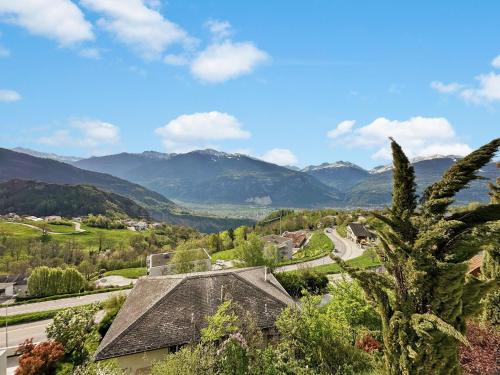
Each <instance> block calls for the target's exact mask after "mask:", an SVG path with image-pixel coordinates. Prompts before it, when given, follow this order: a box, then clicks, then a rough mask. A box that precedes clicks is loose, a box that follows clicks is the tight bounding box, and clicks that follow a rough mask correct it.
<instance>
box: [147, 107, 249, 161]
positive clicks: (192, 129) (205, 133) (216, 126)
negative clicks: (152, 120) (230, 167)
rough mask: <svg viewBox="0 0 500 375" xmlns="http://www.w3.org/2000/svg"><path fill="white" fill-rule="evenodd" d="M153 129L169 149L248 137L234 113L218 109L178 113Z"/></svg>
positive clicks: (175, 149) (183, 150) (181, 150)
mask: <svg viewBox="0 0 500 375" xmlns="http://www.w3.org/2000/svg"><path fill="white" fill-rule="evenodd" d="M155 132H156V134H158V135H159V136H161V137H162V138H163V145H164V146H165V148H166V149H167V150H168V151H171V152H186V151H191V150H194V149H197V148H206V147H212V145H211V143H210V142H213V141H223V140H235V139H247V138H250V132H248V131H246V130H244V129H243V126H242V124H241V123H240V122H239V121H238V119H237V118H236V117H234V116H231V115H229V114H227V113H222V112H217V111H212V112H199V113H193V114H190V115H181V116H179V117H177V118H175V119H173V120H172V121H170V122H169V123H167V124H166V125H165V126H163V127H161V128H158V129H156V131H155Z"/></svg>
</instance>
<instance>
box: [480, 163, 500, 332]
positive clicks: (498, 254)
mask: <svg viewBox="0 0 500 375" xmlns="http://www.w3.org/2000/svg"><path fill="white" fill-rule="evenodd" d="M497 167H498V168H500V163H497ZM489 186H490V199H491V203H493V204H499V203H500V177H497V181H496V184H492V183H490V184H489ZM491 236H492V238H493V239H494V240H495V241H493V242H492V244H491V245H490V246H489V247H488V248H487V249H486V251H485V254H484V258H483V264H482V267H481V273H482V274H483V276H484V277H485V278H486V279H495V278H496V279H499V278H500V222H496V223H493V224H492V230H491ZM483 320H484V321H485V322H486V323H489V324H491V325H493V326H496V327H500V289H496V290H492V291H491V292H490V293H489V294H488V295H487V296H486V298H485V301H484V313H483Z"/></svg>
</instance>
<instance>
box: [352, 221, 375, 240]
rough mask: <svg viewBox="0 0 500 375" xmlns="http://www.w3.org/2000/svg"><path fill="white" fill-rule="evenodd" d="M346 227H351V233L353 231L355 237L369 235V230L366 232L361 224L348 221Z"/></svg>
mask: <svg viewBox="0 0 500 375" xmlns="http://www.w3.org/2000/svg"><path fill="white" fill-rule="evenodd" d="M348 227H349V228H351V230H352V233H354V235H355V236H356V237H370V232H368V230H367V229H366V228H365V226H364V225H363V224H360V223H350V224H348Z"/></svg>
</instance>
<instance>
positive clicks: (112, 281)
mask: <svg viewBox="0 0 500 375" xmlns="http://www.w3.org/2000/svg"><path fill="white" fill-rule="evenodd" d="M136 282H137V279H129V278H127V277H123V276H117V275H116V276H104V277H102V278H100V279H99V280H96V282H95V286H96V287H98V288H109V287H112V286H127V285H130V284H135V283H136Z"/></svg>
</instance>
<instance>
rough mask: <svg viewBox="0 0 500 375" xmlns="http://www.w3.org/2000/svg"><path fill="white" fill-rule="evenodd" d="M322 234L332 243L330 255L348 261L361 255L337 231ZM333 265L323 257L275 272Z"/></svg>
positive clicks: (326, 256) (357, 249) (328, 257)
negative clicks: (332, 247)
mask: <svg viewBox="0 0 500 375" xmlns="http://www.w3.org/2000/svg"><path fill="white" fill-rule="evenodd" d="M324 233H325V234H326V235H327V236H328V238H329V239H330V240H331V241H332V242H333V245H334V246H335V247H334V250H333V252H332V254H334V255H337V256H339V257H340V258H342V259H343V260H349V259H352V258H356V257H358V256H360V255H361V254H363V251H364V250H363V249H362V248H360V247H358V246H357V245H356V244H355V243H353V242H351V241H349V240H347V239H345V238H342V237H341V236H340V235H339V234H338V233H337V231H336V230H335V229H334V228H333V229H332V228H326V229H325V230H324ZM331 263H334V261H333V260H332V258H330V256H329V255H325V256H324V257H321V258H318V259H314V260H309V261H306V262H302V263H296V264H288V265H286V266H281V267H277V268H276V269H275V270H274V271H275V272H288V271H296V270H298V269H302V268H310V267H316V266H321V265H323V264H331Z"/></svg>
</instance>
